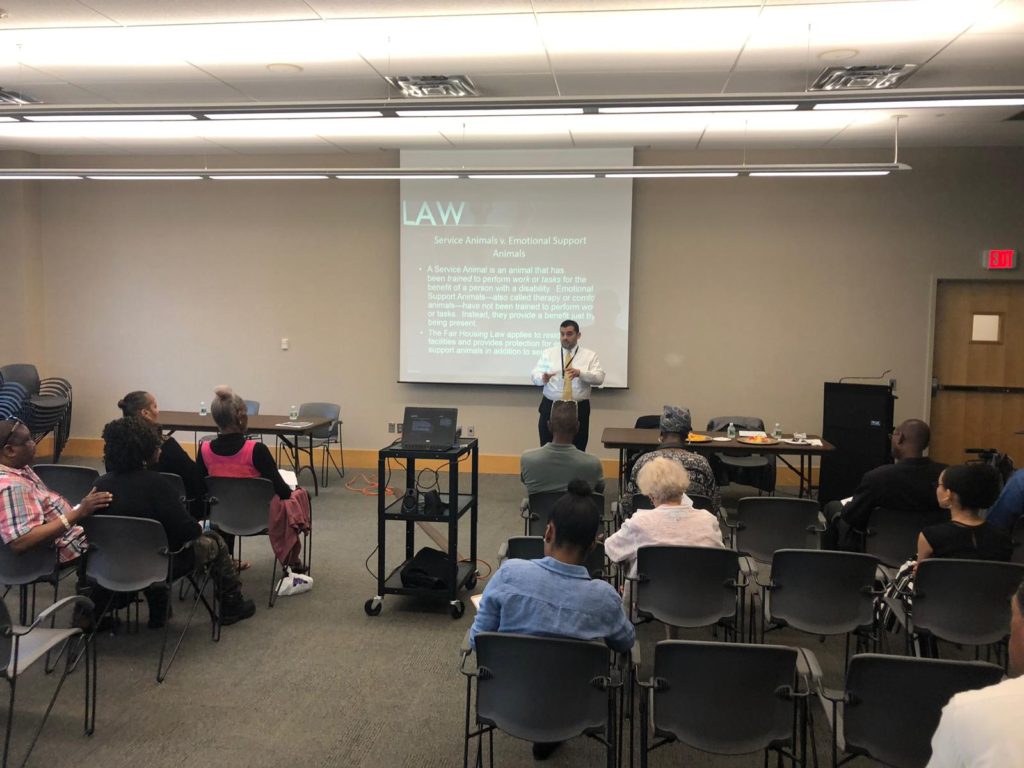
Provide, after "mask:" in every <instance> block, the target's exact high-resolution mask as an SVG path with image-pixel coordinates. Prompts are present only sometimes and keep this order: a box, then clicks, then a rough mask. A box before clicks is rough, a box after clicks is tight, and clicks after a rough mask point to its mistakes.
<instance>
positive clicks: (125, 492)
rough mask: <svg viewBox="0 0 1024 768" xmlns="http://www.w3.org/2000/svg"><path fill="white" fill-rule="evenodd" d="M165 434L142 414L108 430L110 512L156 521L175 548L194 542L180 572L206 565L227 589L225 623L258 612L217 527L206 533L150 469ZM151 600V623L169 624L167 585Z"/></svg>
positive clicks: (177, 564) (105, 482) (149, 595)
mask: <svg viewBox="0 0 1024 768" xmlns="http://www.w3.org/2000/svg"><path fill="white" fill-rule="evenodd" d="M159 450H160V438H159V435H158V433H157V432H156V430H154V429H152V428H151V427H150V426H148V425H147V424H146V423H145V422H143V421H141V420H140V419H137V418H121V419H117V420H115V421H112V422H110V423H109V424H107V425H106V426H105V427H104V428H103V461H104V463H105V464H106V466H107V474H105V475H104V476H103V477H101V478H100V479H99V480H97V481H96V488H97V489H98V490H101V491H108V492H109V493H110V494H112V501H111V503H110V506H109V507H107V509H106V511H105V512H104V514H107V515H124V516H128V517H144V518H147V519H150V520H156V521H157V522H158V523H160V525H161V526H163V529H164V532H165V533H166V534H167V543H168V546H169V548H170V549H171V551H177V550H180V549H182V547H184V546H185V545H186V544H188V543H189V542H191V543H192V545H191V546H190V547H188V548H186V549H184V551H182V552H181V554H179V555H175V558H174V573H175V575H184V574H186V573H188V572H189V571H193V570H196V569H199V568H202V567H204V566H206V565H207V564H209V565H210V567H211V573H212V576H213V578H214V579H215V580H216V581H217V583H218V585H219V587H220V593H221V623H222V624H225V625H228V624H234V623H236V622H238V621H241V620H242V619H248V618H249V617H250V616H252V615H253V614H254V613H255V612H256V606H255V604H254V603H253V601H252V600H247V599H246V598H244V597H243V596H242V582H241V581H240V580H239V578H238V570H237V569H236V568H235V565H234V562H233V561H232V560H231V552H230V550H229V549H228V547H227V545H226V544H225V543H224V540H223V539H222V538H221V537H220V535H219V534H218V533H216V532H215V531H203V529H202V528H201V527H200V525H199V523H198V522H196V520H195V519H193V518H192V516H191V515H189V514H188V512H186V511H185V509H184V507H182V505H181V499H179V498H178V493H177V491H175V489H174V486H172V485H171V484H170V483H169V482H168V481H167V478H165V477H162V476H161V475H160V473H159V472H154V471H152V470H150V469H147V465H154V464H156V463H157V461H158V458H159V457H158V452H159ZM146 599H147V601H148V602H149V626H150V627H151V628H153V629H156V628H159V627H162V626H164V623H165V622H166V620H167V607H168V594H167V590H166V589H160V588H155V587H154V588H150V589H148V590H146Z"/></svg>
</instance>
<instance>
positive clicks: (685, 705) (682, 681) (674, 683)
mask: <svg viewBox="0 0 1024 768" xmlns="http://www.w3.org/2000/svg"><path fill="white" fill-rule="evenodd" d="M797 660H798V652H797V649H796V648H785V647H782V646H778V645H745V644H742V643H709V642H697V641H686V640H663V641H661V642H660V643H658V644H657V645H656V646H655V647H654V671H653V674H652V675H651V678H650V680H648V681H646V682H641V683H640V685H641V687H642V689H643V691H642V692H641V695H640V712H641V726H640V765H641V766H643V767H646V766H647V764H648V759H649V754H650V752H652V751H653V750H655V749H658V748H660V747H662V746H664V745H666V744H670V743H672V742H675V741H678V742H680V743H682V744H687V745H689V746H691V747H694V748H695V749H699V750H701V751H703V752H709V753H711V754H716V755H743V754H749V753H752V752H760V751H763V752H764V755H765V764H766V765H767V762H768V753H769V752H775V753H777V754H778V755H779V756H780V759H781V757H783V756H784V757H788V758H790V759H792V760H793V761H794V764H795V763H796V762H797V761H798V760H801V759H802V757H803V755H802V754H800V753H799V752H803V751H804V750H802V749H801V750H799V752H798V746H797V745H798V743H799V742H802V741H803V739H802V738H801V739H800V740H799V742H798V739H797V731H798V728H799V729H800V732H801V733H803V732H804V731H803V728H804V725H803V718H802V717H798V714H799V713H801V712H803V711H804V707H803V706H798V702H805V701H806V696H807V693H806V691H801V690H800V689H799V685H798V682H797V681H798V676H797ZM647 692H650V694H649V695H647ZM652 733H653V736H654V739H655V742H654V744H652V745H650V746H649V741H650V736H651V734H652Z"/></svg>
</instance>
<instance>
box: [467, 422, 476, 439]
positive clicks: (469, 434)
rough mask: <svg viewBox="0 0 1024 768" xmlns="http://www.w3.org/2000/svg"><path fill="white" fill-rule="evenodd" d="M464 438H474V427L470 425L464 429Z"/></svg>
mask: <svg viewBox="0 0 1024 768" xmlns="http://www.w3.org/2000/svg"><path fill="white" fill-rule="evenodd" d="M466 437H476V427H474V426H473V425H472V424H470V425H469V426H468V427H466Z"/></svg>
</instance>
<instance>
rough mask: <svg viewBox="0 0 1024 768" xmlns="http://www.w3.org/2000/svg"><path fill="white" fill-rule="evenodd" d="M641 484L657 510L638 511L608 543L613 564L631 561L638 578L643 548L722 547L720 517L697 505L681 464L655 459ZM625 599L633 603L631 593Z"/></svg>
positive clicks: (646, 468)
mask: <svg viewBox="0 0 1024 768" xmlns="http://www.w3.org/2000/svg"><path fill="white" fill-rule="evenodd" d="M637 485H638V486H639V487H640V492H641V493H643V494H645V495H646V496H648V497H649V498H650V499H651V501H652V502H653V503H654V509H638V510H637V511H636V512H635V513H633V516H632V517H630V518H629V519H627V520H626V521H624V522H623V523H622V527H621V528H619V530H618V531H616V532H615V533H614V534H612V535H611V536H609V537H608V539H607V540H606V541H605V542H604V551H605V554H606V555H607V556H608V558H609V559H610V560H611V561H612V562H615V563H622V562H626V561H628V562H629V575H630V576H636V551H637V550H638V549H639V548H640V547H650V546H682V547H719V548H721V547H722V531H721V529H720V528H719V527H718V518H716V517H715V516H714V515H712V514H711V513H710V512H706V511H704V510H703V509H696V508H695V507H694V506H693V501H691V500H690V497H689V496H687V495H686V489H687V488H689V486H690V478H689V475H687V473H686V469H685V468H684V467H683V466H682V465H681V464H680V463H679V462H678V461H673V460H672V459H666V458H658V459H655V460H654V461H652V462H650V463H649V464H647V465H646V466H644V467H643V468H642V469H641V470H640V474H639V476H638V477H637ZM623 600H624V601H625V602H626V603H627V604H628V603H629V591H628V590H627V591H626V593H625V594H624V595H623Z"/></svg>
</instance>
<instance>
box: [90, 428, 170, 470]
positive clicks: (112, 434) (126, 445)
mask: <svg viewBox="0 0 1024 768" xmlns="http://www.w3.org/2000/svg"><path fill="white" fill-rule="evenodd" d="M159 446H160V437H159V435H158V434H157V433H156V431H155V430H154V429H153V428H152V427H150V426H149V425H147V424H143V423H142V422H141V421H140V420H139V419H137V418H133V417H129V416H126V417H124V418H121V419H115V420H114V421H111V422H110V423H108V424H107V425H106V426H105V427H103V463H104V464H106V466H107V471H109V472H131V471H133V470H136V469H143V468H144V467H145V464H146V462H147V461H149V460H150V459H152V458H153V454H155V453H156V449H157V448H158V447H159Z"/></svg>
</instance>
